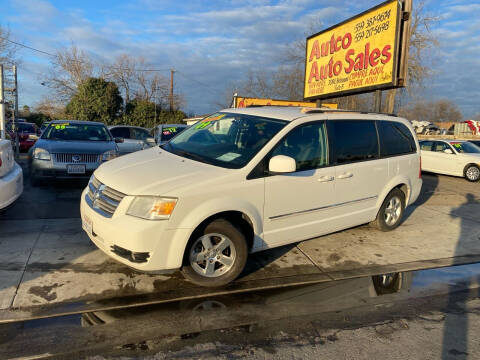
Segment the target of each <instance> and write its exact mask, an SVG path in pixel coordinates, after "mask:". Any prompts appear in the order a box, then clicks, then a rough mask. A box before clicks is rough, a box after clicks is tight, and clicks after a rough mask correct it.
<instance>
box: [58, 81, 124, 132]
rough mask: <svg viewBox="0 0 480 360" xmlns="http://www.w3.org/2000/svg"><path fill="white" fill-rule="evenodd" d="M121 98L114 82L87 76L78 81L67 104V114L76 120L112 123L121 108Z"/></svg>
mask: <svg viewBox="0 0 480 360" xmlns="http://www.w3.org/2000/svg"><path fill="white" fill-rule="evenodd" d="M122 103H123V99H122V97H121V96H120V92H119V90H118V87H117V85H116V84H115V83H113V82H109V81H105V80H104V79H101V78H88V79H87V80H85V81H83V82H81V83H80V85H79V86H78V89H77V92H76V93H75V95H74V96H73V97H72V99H71V100H70V102H69V103H68V104H67V107H66V112H67V115H69V116H71V117H72V118H74V119H78V120H89V121H101V122H104V123H106V124H113V123H114V121H115V119H116V117H117V116H118V115H119V112H120V110H121V109H122Z"/></svg>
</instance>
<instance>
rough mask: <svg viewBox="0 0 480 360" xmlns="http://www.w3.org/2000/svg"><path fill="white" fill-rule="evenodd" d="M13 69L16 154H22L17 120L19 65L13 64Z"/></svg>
mask: <svg viewBox="0 0 480 360" xmlns="http://www.w3.org/2000/svg"><path fill="white" fill-rule="evenodd" d="M12 70H13V91H14V92H15V93H14V97H13V102H14V107H13V116H12V120H13V121H12V125H13V126H14V128H15V131H16V135H15V155H16V156H17V158H18V156H19V154H20V139H19V134H18V129H17V126H18V125H17V123H16V120H17V119H18V87H17V65H13V67H12Z"/></svg>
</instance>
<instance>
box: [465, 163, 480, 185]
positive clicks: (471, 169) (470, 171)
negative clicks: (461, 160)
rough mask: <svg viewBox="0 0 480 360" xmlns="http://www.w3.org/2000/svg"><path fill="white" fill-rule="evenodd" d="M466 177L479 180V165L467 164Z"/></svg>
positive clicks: (475, 180)
mask: <svg viewBox="0 0 480 360" xmlns="http://www.w3.org/2000/svg"><path fill="white" fill-rule="evenodd" d="M464 175H465V179H467V180H468V181H470V182H477V181H478V180H480V168H479V167H478V166H477V165H473V164H472V165H467V167H466V168H465V173H464Z"/></svg>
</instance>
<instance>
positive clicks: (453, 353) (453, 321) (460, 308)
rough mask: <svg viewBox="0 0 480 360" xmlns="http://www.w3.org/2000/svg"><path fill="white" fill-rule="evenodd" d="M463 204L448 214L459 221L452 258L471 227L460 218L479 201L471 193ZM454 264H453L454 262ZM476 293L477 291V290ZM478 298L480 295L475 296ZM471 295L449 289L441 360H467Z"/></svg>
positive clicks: (468, 285)
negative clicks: (456, 240)
mask: <svg viewBox="0 0 480 360" xmlns="http://www.w3.org/2000/svg"><path fill="white" fill-rule="evenodd" d="M465 200H466V201H465V202H464V203H463V204H461V205H460V206H459V207H457V208H455V209H453V210H452V211H451V213H450V216H451V217H452V218H455V219H457V218H459V217H460V219H461V227H460V235H459V238H458V242H457V244H456V249H455V254H454V256H456V255H458V254H461V253H463V252H464V250H463V251H462V248H464V246H465V245H464V244H463V243H462V240H463V239H466V238H467V236H468V235H470V234H471V231H472V225H471V224H468V223H467V222H470V223H471V222H472V221H471V220H467V219H465V217H463V216H461V215H462V214H463V215H464V214H465V213H468V212H469V211H471V210H472V208H473V206H475V205H477V206H478V205H479V204H480V202H479V199H478V197H476V196H475V195H474V194H472V193H468V194H467V195H466V196H465ZM477 208H478V207H477ZM454 264H455V262H454ZM470 283H471V280H470V281H469V283H468V284H464V285H465V288H467V289H469V288H470V285H471V284H470ZM477 291H478V290H477ZM476 296H477V297H478V296H480V293H478V294H476ZM471 297H472V294H471V293H470V292H469V291H467V290H466V291H462V292H460V293H458V289H457V287H456V286H455V285H451V286H450V287H449V295H448V301H447V309H446V315H445V323H444V330H443V341H442V360H447V359H453V358H455V359H466V358H467V357H468V358H469V357H470V356H469V355H472V356H473V354H469V352H468V330H469V329H468V325H469V324H468V313H469V311H468V304H467V302H468V300H469V299H471Z"/></svg>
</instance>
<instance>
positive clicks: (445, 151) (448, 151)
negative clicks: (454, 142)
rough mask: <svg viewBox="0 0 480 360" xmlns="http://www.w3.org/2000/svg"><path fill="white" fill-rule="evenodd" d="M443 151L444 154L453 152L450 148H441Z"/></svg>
mask: <svg viewBox="0 0 480 360" xmlns="http://www.w3.org/2000/svg"><path fill="white" fill-rule="evenodd" d="M443 152H444V153H445V154H453V151H452V149H445V150H443Z"/></svg>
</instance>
